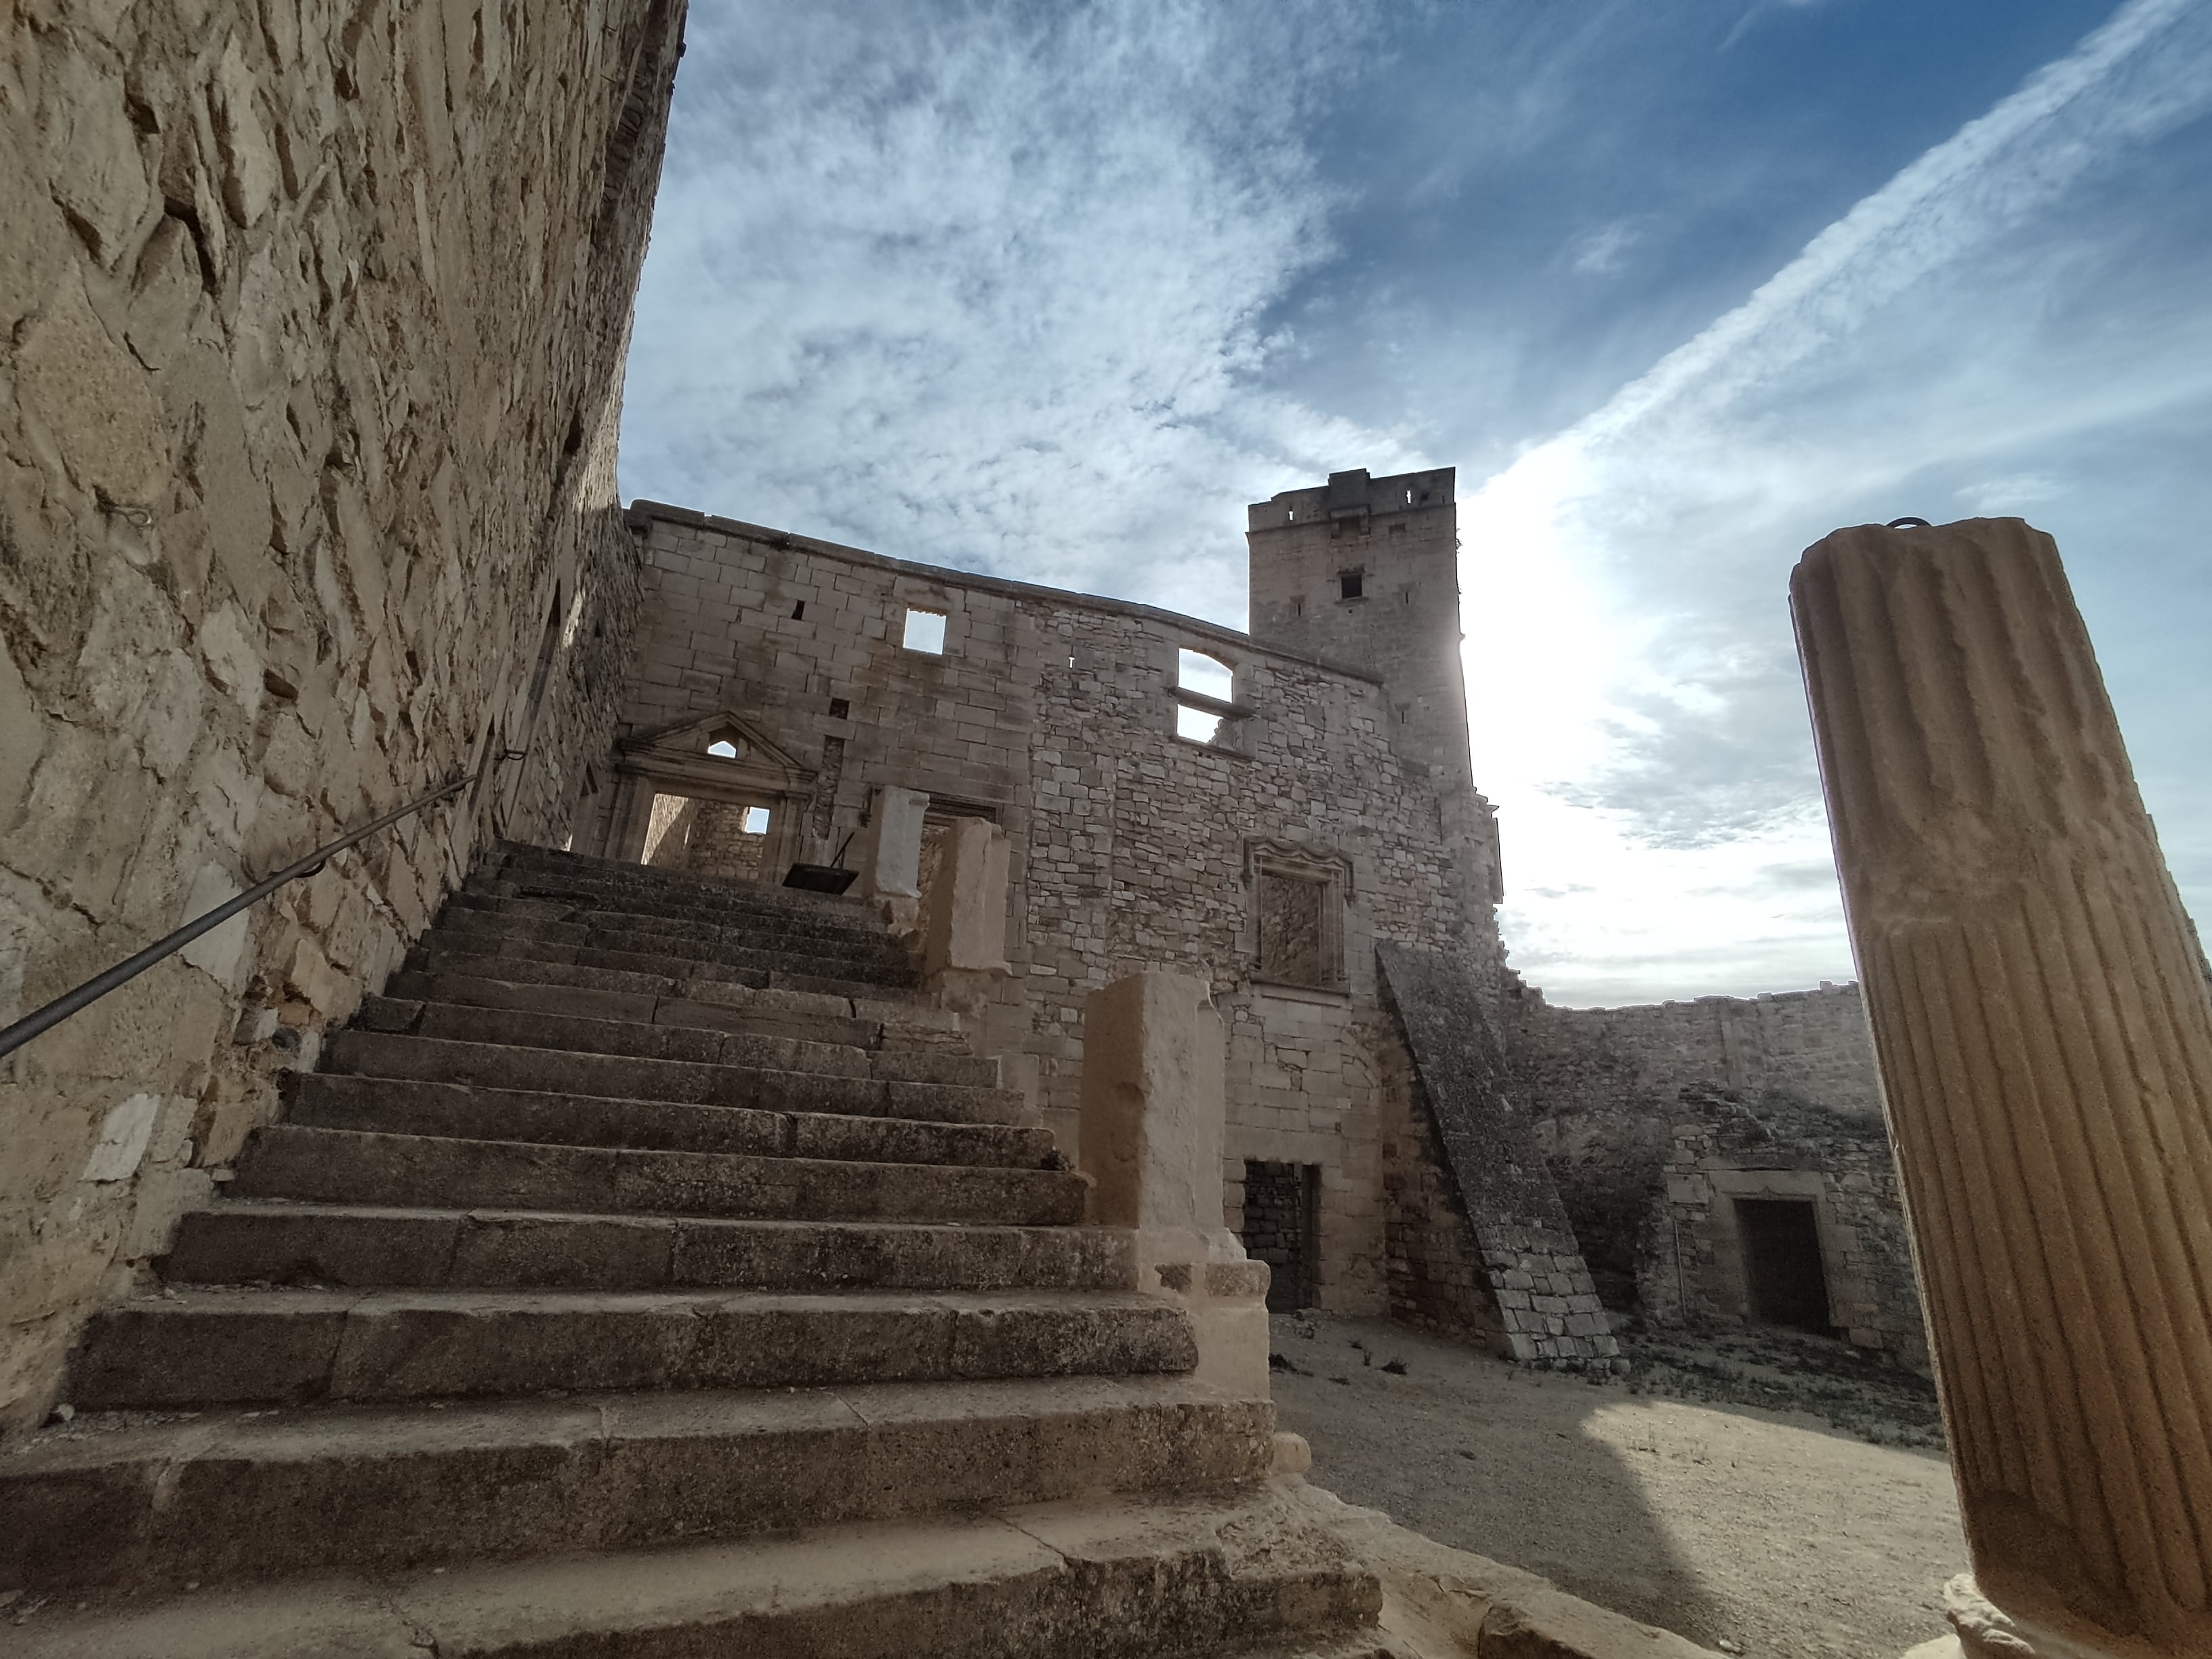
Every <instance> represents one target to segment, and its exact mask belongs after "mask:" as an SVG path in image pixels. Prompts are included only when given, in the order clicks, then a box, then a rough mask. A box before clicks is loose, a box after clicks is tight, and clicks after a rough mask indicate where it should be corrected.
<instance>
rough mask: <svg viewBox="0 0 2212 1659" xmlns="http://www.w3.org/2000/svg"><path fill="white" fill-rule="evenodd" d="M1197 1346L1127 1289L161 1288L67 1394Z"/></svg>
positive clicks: (720, 1385) (98, 1347)
mask: <svg viewBox="0 0 2212 1659" xmlns="http://www.w3.org/2000/svg"><path fill="white" fill-rule="evenodd" d="M1197 1363H1198V1348H1197V1345H1196V1343H1195V1341H1194V1339H1193V1337H1192V1334H1191V1328H1190V1320H1189V1316H1188V1315H1187V1314H1185V1313H1184V1312H1183V1311H1182V1309H1181V1308H1180V1307H1178V1306H1177V1305H1176V1304H1174V1303H1171V1302H1168V1301H1165V1300H1163V1299H1161V1298H1158V1297H1147V1296H1141V1295H1139V1294H1138V1293H1137V1292H1135V1291H1123V1292H1120V1293H1115V1292H1097V1291H1093V1292H1090V1293H1085V1294H1072V1293H1069V1292H1066V1291H1011V1292H1000V1293H998V1294H995V1295H994V1294H991V1293H988V1292H982V1293H977V1292H957V1293H951V1294H940V1295H936V1296H921V1295H915V1294H912V1293H908V1294H899V1293H896V1292H884V1291H878V1292H874V1293H869V1292H852V1293H847V1294H841V1295H826V1296H795V1295H788V1294H784V1295H779V1294H775V1293H772V1292H764V1291H690V1292H678V1291H481V1290H470V1291H260V1290H196V1291H169V1292H167V1294H164V1295H161V1296H153V1297H139V1298H137V1299H135V1300H133V1301H130V1302H126V1303H123V1304H119V1305H117V1306H113V1307H110V1308H106V1309H104V1310H101V1311H100V1313H99V1314H98V1315H96V1316H94V1318H93V1320H92V1322H91V1323H90V1324H89V1325H88V1327H87V1328H86V1329H85V1333H84V1335H83V1337H82V1340H81V1341H80V1344H79V1346H78V1347H77V1350H76V1354H75V1356H74V1358H72V1360H71V1363H70V1376H69V1397H70V1404H71V1405H73V1406H75V1407H76V1408H77V1409H78V1410H80V1411H85V1410H93V1411H118V1410H126V1409H138V1410H164V1409H171V1408H174V1407H184V1406H264V1405H297V1404H301V1403H304V1402H307V1401H325V1400H330V1401H361V1402H379V1401H383V1402H392V1401H404V1400H457V1399H472V1398H482V1397H486V1396H500V1395H533V1394H545V1393H549V1392H553V1391H559V1390H565V1391H568V1392H571V1393H575V1392H584V1391H596V1392H608V1391H612V1390H617V1389H767V1388H791V1387H811V1386H820V1385H827V1384H836V1385H839V1386H843V1385H845V1384H848V1383H942V1382H956V1381H959V1380H962V1379H965V1378H983V1377H1009V1376H1128V1375H1134V1374H1138V1373H1152V1372H1163V1373H1164V1372H1171V1371H1188V1370H1191V1369H1192V1368H1193V1367H1194V1366H1195V1365H1196V1364H1197Z"/></svg>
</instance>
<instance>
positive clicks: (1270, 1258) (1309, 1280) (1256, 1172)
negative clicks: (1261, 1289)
mask: <svg viewBox="0 0 2212 1659" xmlns="http://www.w3.org/2000/svg"><path fill="white" fill-rule="evenodd" d="M1243 1243H1244V1254H1245V1255H1249V1256H1250V1257H1251V1258H1252V1259H1253V1260H1254V1261H1264V1262H1266V1263H1267V1267H1268V1270H1269V1276H1268V1279H1267V1308H1268V1310H1269V1311H1270V1312H1272V1313H1288V1312H1290V1311H1291V1310H1293V1309H1296V1308H1310V1307H1311V1306H1312V1305H1313V1301H1314V1291H1315V1290H1316V1286H1317V1285H1318V1282H1319V1278H1320V1274H1319V1271H1318V1270H1319V1266H1320V1261H1319V1257H1320V1251H1321V1166H1320V1165H1319V1164H1271V1163H1263V1162H1261V1161H1260V1160H1258V1159H1256V1158H1248V1159H1246V1160H1245V1163H1244V1229H1243Z"/></svg>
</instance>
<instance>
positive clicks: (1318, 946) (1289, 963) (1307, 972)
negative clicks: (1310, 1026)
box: [1259, 869, 1343, 990]
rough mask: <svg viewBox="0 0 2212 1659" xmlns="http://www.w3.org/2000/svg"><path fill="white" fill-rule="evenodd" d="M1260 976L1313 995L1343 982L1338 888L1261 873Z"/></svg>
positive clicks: (1322, 881) (1276, 873) (1272, 872)
mask: <svg viewBox="0 0 2212 1659" xmlns="http://www.w3.org/2000/svg"><path fill="white" fill-rule="evenodd" d="M1259 878H1260V879H1259V910H1260V915H1259V921H1260V929H1259V931H1260V974H1261V977H1262V978H1264V979H1268V980H1272V981H1274V982H1275V983H1276V984H1278V985H1301V986H1306V987H1310V988H1312V989H1314V990H1324V989H1328V988H1329V987H1334V985H1336V984H1337V982H1338V981H1340V980H1341V979H1342V978H1343V964H1342V954H1343V947H1342V944H1341V941H1340V924H1339V922H1338V920H1337V917H1336V915H1335V914H1334V910H1335V906H1336V902H1337V888H1336V884H1335V883H1334V882H1333V881H1329V880H1328V879H1326V878H1316V877H1313V876H1307V875H1293V874H1291V873H1289V872H1284V871H1279V870H1268V869H1262V870H1261V872H1259Z"/></svg>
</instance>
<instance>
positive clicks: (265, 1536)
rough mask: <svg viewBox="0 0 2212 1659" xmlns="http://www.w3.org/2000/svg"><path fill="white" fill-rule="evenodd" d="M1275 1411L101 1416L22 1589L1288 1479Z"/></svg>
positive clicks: (374, 1567) (1020, 1389)
mask: <svg viewBox="0 0 2212 1659" xmlns="http://www.w3.org/2000/svg"><path fill="white" fill-rule="evenodd" d="M1271 1419H1272V1413H1271V1412H1270V1409H1269V1408H1268V1407H1267V1405H1266V1404H1265V1403H1264V1402H1252V1401H1224V1400H1223V1399H1221V1397H1220V1396H1219V1395H1216V1394H1215V1393H1214V1392H1213V1391H1212V1390H1211V1389H1203V1388H1200V1387H1199V1386H1197V1385H1195V1384H1192V1383H1185V1382H1182V1381H1179V1380H1176V1379H1170V1378H1138V1377H1131V1378H1119V1379H1110V1380H1109V1379H1091V1378H1057V1379H1050V1380H1043V1381H1034V1382H1000V1383H957V1384H948V1383H883V1384H875V1385H869V1386H862V1387H854V1388H844V1389H838V1390H836V1392H834V1393H832V1392H829V1391H823V1390H811V1389H803V1390H799V1391H798V1392H796V1393H785V1392H781V1391H776V1392H772V1393H765V1394H756V1393H737V1394H718V1393H711V1392H710V1393H699V1394H678V1395H612V1396H604V1397H601V1398H599V1399H595V1400H589V1401H503V1402H500V1403H496V1404H482V1405H464V1406H456V1407H453V1408H451V1409H448V1410H447V1411H445V1412H442V1413H424V1412H422V1411H420V1410H411V1411H410V1410H404V1409H396V1408H386V1409H368V1408H357V1409H355V1410H352V1411H348V1412H343V1413H339V1412H323V1413H313V1414H310V1415H301V1414H299V1413H279V1414H277V1415H276V1416H273V1417H258V1418H246V1417H240V1416H232V1415H226V1414H221V1413H209V1414H205V1415H203V1416H201V1417H200V1418H197V1419H193V1420H191V1421H188V1422H184V1423H181V1424H174V1425H168V1426H164V1427H150V1428H124V1427H114V1426H111V1425H108V1424H106V1422H104V1421H103V1420H102V1419H99V1418H96V1417H87V1418H82V1419H78V1421H77V1422H76V1424H73V1425H70V1426H69V1428H68V1429H67V1430H66V1431H63V1430H50V1431H46V1432H45V1433H43V1434H41V1435H40V1437H37V1438H36V1439H35V1440H34V1441H33V1443H31V1444H30V1445H29V1446H28V1447H27V1448H26V1449H23V1450H21V1451H19V1452H18V1453H16V1454H15V1455H14V1456H13V1457H12V1458H11V1459H10V1460H9V1462H7V1463H6V1464H5V1465H3V1466H0V1583H6V1584H9V1585H18V1584H20V1585H23V1586H26V1587H39V1586H47V1587H52V1588H61V1587H63V1586H68V1587H70V1588H72V1589H75V1588H77V1587H96V1586H100V1585H119V1584H130V1585H132V1586H134V1587H136V1588H139V1589H149V1590H150V1589H178V1588H181V1586H182V1585H183V1584H184V1583H185V1582H186V1581H187V1580H211V1579H218V1578H236V1577H251V1576H258V1575H264V1574H276V1573H301V1572H311V1571H317V1570H328V1569H330V1568H331V1567H333V1566H336V1565H341V1564H343V1565H349V1566H354V1567H358V1568H360V1569H363V1570H370V1571H398V1570H403V1569H404V1568H405V1567H407V1566H410V1565H428V1564H430V1563H434V1562H451V1561H456V1560H463V1559H471V1558H474V1559H512V1558H514V1557H517V1556H521V1555H526V1554H538V1553H551V1552H557V1551H562V1550H575V1549H611V1548H625V1547H639V1546H643V1545H647V1544H654V1543H668V1542H676V1541H683V1540H686V1539H695V1540H696V1539H699V1538H704V1537H723V1538H730V1537H742V1536H755V1535H758V1534H763V1533H773V1532H776V1531H781V1530H785V1529H788V1528H794V1527H798V1526H802V1525H805V1526H823V1525H831V1524H835V1523H837V1522H847V1521H859V1520H864V1519H876V1520H887V1519H891V1518H895V1517H897V1516H907V1515H928V1514H933V1513H935V1512H937V1511H939V1510H944V1509H947V1508H951V1507H957V1506H962V1505H975V1504H1024V1503H1043V1502H1047V1501H1049V1500H1052V1499H1055V1498H1066V1497H1072V1496H1075V1495H1078V1494H1082V1493H1090V1492H1176V1491H1203V1490H1205V1489H1206V1488H1208V1487H1219V1486H1224V1485H1227V1484H1231V1483H1235V1482H1238V1481H1244V1482H1249V1481H1253V1480H1257V1479H1259V1478H1260V1477H1261V1476H1262V1475H1263V1474H1265V1473H1266V1470H1267V1464H1268V1461H1269V1459H1270V1457H1271V1455H1272V1446H1271V1443H1270V1440H1269V1433H1270V1430H1271V1428H1272V1421H1271ZM157 1483H158V1485H159V1489H160V1492H161V1501H160V1502H159V1504H156V1502H155V1493H156V1488H157Z"/></svg>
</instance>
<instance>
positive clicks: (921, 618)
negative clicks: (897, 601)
mask: <svg viewBox="0 0 2212 1659" xmlns="http://www.w3.org/2000/svg"><path fill="white" fill-rule="evenodd" d="M901 643H902V644H903V645H904V646H905V647H906V648H907V649H908V650H909V651H921V652H924V653H927V654H928V655H930V656H933V657H941V656H943V655H944V654H945V613H944V612H943V611H917V610H915V608H914V607H913V606H911V605H909V606H908V607H907V613H906V632H905V635H904V636H903V638H902V641H901Z"/></svg>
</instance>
